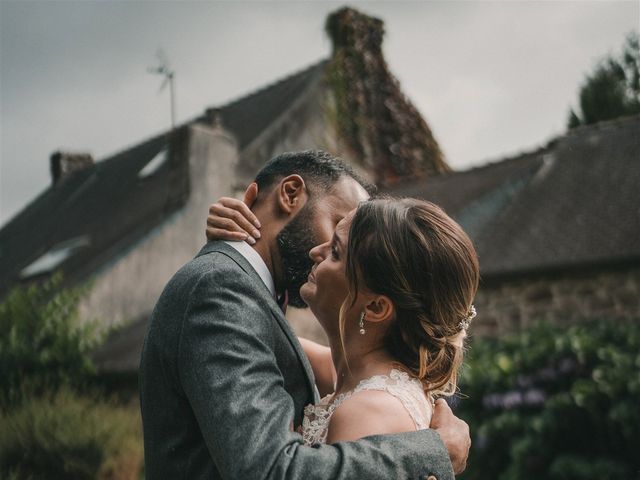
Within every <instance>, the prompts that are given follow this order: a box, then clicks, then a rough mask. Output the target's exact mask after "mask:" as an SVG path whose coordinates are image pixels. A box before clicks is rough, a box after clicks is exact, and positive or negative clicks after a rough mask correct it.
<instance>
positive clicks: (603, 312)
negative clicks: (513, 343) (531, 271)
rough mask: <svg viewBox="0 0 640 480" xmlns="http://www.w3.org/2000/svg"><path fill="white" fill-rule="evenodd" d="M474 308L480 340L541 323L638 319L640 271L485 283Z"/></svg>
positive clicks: (629, 270)
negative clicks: (542, 321) (476, 312)
mask: <svg viewBox="0 0 640 480" xmlns="http://www.w3.org/2000/svg"><path fill="white" fill-rule="evenodd" d="M475 305H476V309H477V311H478V316H477V317H476V319H475V320H474V322H473V327H472V330H471V332H472V333H473V334H474V335H476V336H500V335H503V334H504V333H507V332H511V331H516V330H519V329H521V328H523V327H527V326H528V325H530V324H532V323H533V322H536V321H539V320H548V321H550V322H553V323H556V324H560V325H562V324H569V323H575V322H579V321H581V320H588V319H602V320H605V321H607V320H609V321H612V320H616V319H630V318H635V319H640V267H638V266H633V267H631V266H630V267H627V268H622V269H609V270H598V271H590V272H582V273H567V274H556V275H553V276H550V275H547V276H536V277H528V278H520V279H512V280H503V281H495V280H494V281H487V282H484V283H483V285H481V287H480V289H479V291H478V295H477V296H476V301H475Z"/></svg>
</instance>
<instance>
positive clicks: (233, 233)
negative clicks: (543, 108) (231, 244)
mask: <svg viewBox="0 0 640 480" xmlns="http://www.w3.org/2000/svg"><path fill="white" fill-rule="evenodd" d="M257 198H258V185H257V184H256V183H255V182H254V183H252V184H251V185H249V187H247V190H246V191H245V193H244V199H243V200H238V199H237V198H231V197H221V198H220V199H218V201H217V202H216V203H213V204H211V205H210V206H209V215H208V216H207V227H206V230H205V234H206V236H207V240H208V241H210V242H211V241H213V240H231V241H233V240H236V241H239V242H241V241H243V240H244V241H246V242H247V243H249V244H251V245H254V244H255V243H256V240H257V239H258V238H260V230H259V229H260V227H261V225H260V221H259V220H258V218H257V217H256V216H255V215H254V214H253V212H252V211H251V207H252V206H253V204H254V203H255V201H256V199H257Z"/></svg>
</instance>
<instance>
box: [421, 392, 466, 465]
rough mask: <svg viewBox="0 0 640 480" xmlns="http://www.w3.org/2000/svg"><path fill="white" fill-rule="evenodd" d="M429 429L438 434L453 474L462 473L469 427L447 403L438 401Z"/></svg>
mask: <svg viewBox="0 0 640 480" xmlns="http://www.w3.org/2000/svg"><path fill="white" fill-rule="evenodd" d="M430 427H431V428H432V429H434V430H435V431H436V432H438V433H439V434H440V438H442V442H443V443H444V446H445V447H446V448H447V450H448V452H449V458H451V464H452V465H453V471H454V472H455V474H456V475H458V474H460V473H462V472H463V471H464V469H465V468H466V466H467V457H468V456H469V448H471V437H470V436H469V425H467V423H466V422H465V421H464V420H461V419H459V418H458V417H456V416H455V415H454V414H453V412H452V411H451V408H450V407H449V405H447V402H445V401H444V400H443V399H439V400H438V401H437V402H436V405H435V408H434V410H433V416H432V417H431V425H430Z"/></svg>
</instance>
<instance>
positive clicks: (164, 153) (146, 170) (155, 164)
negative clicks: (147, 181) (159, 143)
mask: <svg viewBox="0 0 640 480" xmlns="http://www.w3.org/2000/svg"><path fill="white" fill-rule="evenodd" d="M168 158H169V152H168V149H167V147H164V148H163V149H162V150H160V151H159V152H158V153H157V154H156V156H155V157H153V158H152V159H151V160H149V161H148V162H147V164H146V165H145V166H144V167H142V169H141V170H140V171H139V172H138V178H147V177H150V176H151V175H153V174H154V173H156V172H157V171H158V170H159V169H160V167H162V165H164V164H165V162H166V161H167V159H168Z"/></svg>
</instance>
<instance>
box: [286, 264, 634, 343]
mask: <svg viewBox="0 0 640 480" xmlns="http://www.w3.org/2000/svg"><path fill="white" fill-rule="evenodd" d="M475 306H476V309H477V311H478V316H477V317H476V319H475V320H474V321H473V323H472V327H471V329H470V333H471V334H472V336H474V337H486V336H501V335H504V334H505V333H508V332H513V331H517V330H519V329H521V328H523V327H526V326H528V325H531V324H532V323H534V322H536V321H539V320H548V321H550V322H553V323H556V324H560V325H563V324H570V323H576V322H579V321H581V320H588V319H595V320H598V319H602V320H603V321H615V320H618V319H637V320H640V267H633V268H626V269H623V270H609V271H606V270H605V271H597V272H589V273H582V274H564V275H555V276H539V277H528V278H521V279H518V280H509V281H501V282H497V281H494V282H491V283H489V282H487V283H485V284H483V285H482V286H481V287H480V289H479V290H478V294H477V296H476V300H475ZM287 318H288V319H289V321H290V323H291V324H292V326H293V328H294V330H295V331H296V333H297V334H298V335H300V336H303V337H305V338H309V339H311V340H315V341H317V342H319V343H322V344H325V345H326V336H325V334H324V332H323V331H322V328H321V327H320V324H319V323H318V321H317V320H316V319H315V318H314V317H313V315H312V314H311V312H310V311H309V310H298V309H291V308H290V309H289V311H287Z"/></svg>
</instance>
